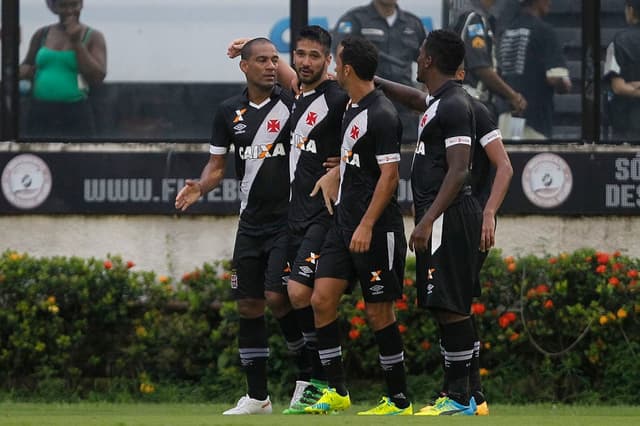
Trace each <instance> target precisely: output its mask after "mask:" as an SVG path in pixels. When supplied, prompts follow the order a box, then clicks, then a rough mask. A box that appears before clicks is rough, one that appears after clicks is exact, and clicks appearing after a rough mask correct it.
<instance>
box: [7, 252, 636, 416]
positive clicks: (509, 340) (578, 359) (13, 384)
mask: <svg viewBox="0 0 640 426" xmlns="http://www.w3.org/2000/svg"><path fill="white" fill-rule="evenodd" d="M638 270H640V262H639V260H638V259H630V258H628V257H626V256H622V255H620V254H619V253H613V254H607V253H600V252H596V251H595V250H591V249H584V250H579V251H576V252H574V253H571V254H560V255H559V256H554V257H551V256H545V257H534V256H526V257H520V258H515V259H514V258H513V257H511V256H509V257H506V258H502V257H501V254H500V252H499V251H493V252H492V253H491V255H490V256H489V258H488V259H487V262H486V264H485V267H484V269H483V272H482V277H481V280H482V286H483V295H482V297H480V298H479V299H478V300H477V302H476V303H474V305H473V310H474V312H475V316H476V318H477V321H478V325H479V329H480V333H481V340H482V352H481V366H482V370H481V372H482V375H483V379H484V384H485V388H486V392H487V394H488V397H489V398H490V399H491V400H492V401H495V402H514V403H515V402H534V401H535V402H542V401H562V402H581V403H585V402H607V403H635V402H636V399H637V396H636V395H637V394H636V393H637V390H638V389H639V388H640V368H639V367H638V365H639V362H640V359H639V355H640V327H639V326H638V325H639V324H638V323H639V321H638V316H639V314H640V300H639V298H638V284H637V282H638ZM414 277H415V263H414V261H413V260H412V259H410V260H409V262H408V265H407V278H406V279H405V297H404V298H403V299H402V300H399V301H397V303H396V310H397V314H398V322H399V327H400V331H401V333H402V335H403V336H404V341H405V353H406V360H407V369H408V372H409V377H410V385H411V392H412V394H413V395H414V398H415V399H417V400H426V399H427V398H428V397H429V396H430V395H431V394H432V393H433V392H434V390H435V389H436V388H437V387H438V384H439V383H440V381H441V370H440V362H441V361H440V349H439V345H438V337H437V328H436V324H435V322H434V321H433V320H432V318H431V317H430V316H429V313H428V312H425V311H422V310H419V309H417V308H416V307H415V303H414V298H415V288H414V286H413V279H414ZM359 297H360V296H359V292H358V293H357V294H355V295H349V296H345V297H344V299H343V303H342V308H341V310H342V311H341V325H342V330H343V335H344V351H343V353H344V354H345V363H346V368H347V371H348V379H349V382H350V384H351V386H352V393H353V395H354V397H356V399H363V398H375V397H376V396H377V394H378V393H379V392H381V390H382V384H381V382H382V378H381V371H380V368H379V366H378V361H377V360H378V356H377V347H376V344H375V340H374V337H373V334H372V333H371V331H369V330H368V328H367V326H366V321H365V318H364V311H363V308H364V304H363V302H362V300H361V299H359ZM269 328H270V330H271V331H272V332H273V333H272V334H273V335H272V336H271V340H270V344H271V353H272V356H271V359H270V376H271V381H270V386H271V392H272V394H273V395H274V396H276V397H280V398H285V397H286V395H288V394H289V392H290V391H291V389H290V388H291V386H292V383H293V382H294V380H295V371H293V370H292V367H291V366H292V363H291V362H290V361H291V360H290V358H289V355H288V354H287V350H286V345H285V343H284V341H283V339H282V337H281V336H280V334H279V331H278V327H277V325H276V323H275V321H273V319H271V318H270V317H269ZM237 329H238V328H237V312H236V310H235V305H234V303H233V302H231V301H230V291H229V273H228V265H227V264H226V263H224V262H220V263H214V264H205V265H203V267H202V268H199V269H197V270H195V271H192V272H190V273H187V274H185V275H184V276H183V277H181V279H171V278H168V277H164V276H156V275H155V274H154V273H153V272H145V271H138V270H137V268H135V265H134V264H133V262H131V261H124V260H123V259H121V258H120V257H118V256H110V257H109V259H106V260H98V259H81V258H75V257H73V258H63V257H52V258H39V259H38V258H33V257H30V256H28V255H25V254H20V253H16V252H12V251H6V252H4V253H3V254H2V256H1V257H0V392H2V393H4V395H5V397H10V398H14V399H20V398H28V399H45V400H75V399H80V398H83V399H111V400H131V399H133V400H136V399H140V400H156V401H168V400H189V401H206V400H220V401H222V400H224V401H231V400H233V399H234V398H237V397H238V396H239V394H240V393H241V392H242V391H241V389H243V388H244V378H243V375H242V371H241V369H240V367H239V360H238V355H237V342H236V333H237ZM371 379H374V382H373V383H372V382H371Z"/></svg>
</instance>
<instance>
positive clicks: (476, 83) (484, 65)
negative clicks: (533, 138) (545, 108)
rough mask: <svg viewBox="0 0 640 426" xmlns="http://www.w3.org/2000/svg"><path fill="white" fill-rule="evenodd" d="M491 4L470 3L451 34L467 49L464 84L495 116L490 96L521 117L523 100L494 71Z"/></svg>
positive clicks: (484, 1)
mask: <svg viewBox="0 0 640 426" xmlns="http://www.w3.org/2000/svg"><path fill="white" fill-rule="evenodd" d="M494 3H495V0H470V1H469V3H468V4H469V9H468V10H465V11H464V12H463V13H462V14H460V15H459V16H458V18H457V20H456V21H455V24H454V31H455V32H456V33H458V34H459V35H460V37H462V39H463V40H464V42H465V48H466V55H465V80H464V84H463V85H464V88H465V89H466V90H467V92H468V93H469V94H470V95H471V96H473V97H474V98H476V99H479V100H480V101H482V103H484V104H485V105H486V106H487V107H488V108H489V110H490V111H492V112H493V113H494V114H495V113H496V109H495V104H494V99H492V95H493V94H496V95H499V96H500V97H502V98H503V99H505V100H506V101H507V102H509V104H510V105H511V108H512V110H513V111H514V112H515V113H517V114H520V113H522V112H523V111H524V110H525V108H526V107H527V101H526V100H525V97H523V96H522V95H521V94H520V93H518V92H517V91H515V90H514V89H512V88H511V86H509V84H507V83H506V82H505V81H503V80H502V78H500V76H499V75H498V73H497V70H496V68H497V66H496V56H495V47H496V39H495V35H494V34H495V18H494V17H493V16H492V15H491V14H490V12H489V10H490V9H491V7H492V6H493V5H494Z"/></svg>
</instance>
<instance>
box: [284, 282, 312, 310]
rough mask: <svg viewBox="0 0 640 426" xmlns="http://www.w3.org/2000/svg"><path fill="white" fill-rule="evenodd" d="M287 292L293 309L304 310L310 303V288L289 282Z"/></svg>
mask: <svg viewBox="0 0 640 426" xmlns="http://www.w3.org/2000/svg"><path fill="white" fill-rule="evenodd" d="M288 292H289V300H290V301H291V306H293V307H294V309H302V308H306V307H307V306H309V304H310V303H311V294H312V292H313V289H312V288H311V287H307V286H305V285H303V284H299V283H292V282H291V281H289V286H288Z"/></svg>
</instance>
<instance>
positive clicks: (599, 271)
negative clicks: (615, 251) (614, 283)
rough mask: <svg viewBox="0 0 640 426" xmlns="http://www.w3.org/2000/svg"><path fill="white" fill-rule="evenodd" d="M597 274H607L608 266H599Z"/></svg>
mask: <svg viewBox="0 0 640 426" xmlns="http://www.w3.org/2000/svg"><path fill="white" fill-rule="evenodd" d="M596 272H597V273H599V274H604V273H605V272H607V266H606V265H598V267H597V268H596Z"/></svg>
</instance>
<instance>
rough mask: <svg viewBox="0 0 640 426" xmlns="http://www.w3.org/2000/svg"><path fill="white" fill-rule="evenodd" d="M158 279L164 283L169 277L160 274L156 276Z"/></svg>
mask: <svg viewBox="0 0 640 426" xmlns="http://www.w3.org/2000/svg"><path fill="white" fill-rule="evenodd" d="M158 281H160V282H161V283H162V284H166V283H168V282H169V277H167V276H166V275H160V276H159V277H158Z"/></svg>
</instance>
